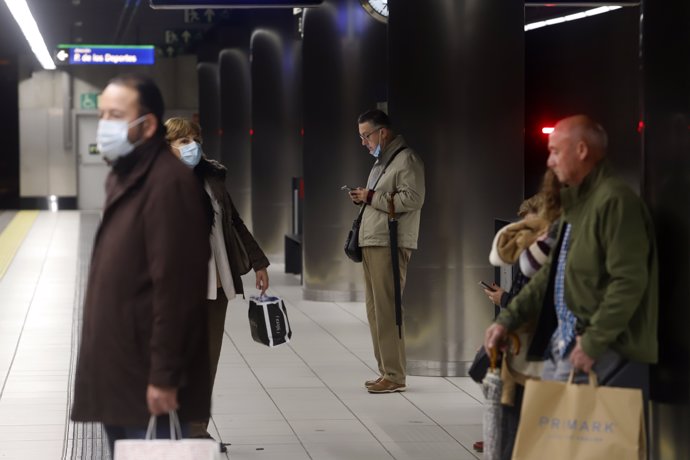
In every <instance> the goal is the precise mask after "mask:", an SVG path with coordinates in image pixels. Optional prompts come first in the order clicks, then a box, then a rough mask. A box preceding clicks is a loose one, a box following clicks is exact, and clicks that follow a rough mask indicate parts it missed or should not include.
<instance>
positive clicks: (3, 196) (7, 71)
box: [0, 56, 19, 209]
mask: <svg viewBox="0 0 690 460" xmlns="http://www.w3.org/2000/svg"><path fill="white" fill-rule="evenodd" d="M17 66H18V63H17V57H16V56H3V57H0V100H1V101H3V102H2V106H0V126H2V128H3V144H4V146H3V151H2V154H1V155H0V209H16V208H17V207H19V115H18V113H17V107H18V106H19V89H18V86H19V82H18V69H17Z"/></svg>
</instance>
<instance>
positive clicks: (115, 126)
mask: <svg viewBox="0 0 690 460" xmlns="http://www.w3.org/2000/svg"><path fill="white" fill-rule="evenodd" d="M144 117H145V115H144V116H141V117H139V118H137V119H136V120H134V121H133V122H131V123H128V122H127V121H125V120H98V130H97V131H96V142H97V144H98V150H99V151H100V152H101V153H102V154H103V156H104V157H106V158H107V159H108V160H110V161H111V162H112V161H115V160H117V159H118V158H120V157H123V156H125V155H128V154H130V153H132V150H134V149H135V148H136V147H137V146H138V145H141V143H142V142H144V139H139V140H138V141H137V142H135V143H134V144H132V143H131V142H129V139H128V138H127V133H128V132H129V128H131V127H134V126H137V125H138V124H140V123H141V122H142V121H144Z"/></svg>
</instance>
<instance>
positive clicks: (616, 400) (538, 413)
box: [513, 373, 647, 460]
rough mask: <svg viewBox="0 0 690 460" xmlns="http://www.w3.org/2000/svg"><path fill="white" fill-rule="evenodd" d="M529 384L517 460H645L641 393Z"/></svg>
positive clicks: (515, 451) (593, 382)
mask: <svg viewBox="0 0 690 460" xmlns="http://www.w3.org/2000/svg"><path fill="white" fill-rule="evenodd" d="M589 378H590V384H589V385H576V384H574V383H572V379H573V374H572V373H571V376H570V382H553V381H538V380H528V381H527V384H526V385H525V395H524V399H523V402H522V413H521V414H520V425H519V427H518V433H517V438H516V440H515V447H514V449H513V460H524V459H530V460H531V459H549V458H557V459H559V460H584V459H612V460H613V459H616V460H617V459H626V460H628V459H639V460H646V458H647V450H646V436H645V427H644V410H643V402H642V401H643V398H642V391H641V390H639V389H631V388H616V387H603V386H601V387H600V386H597V383H596V376H595V375H594V373H590V374H589Z"/></svg>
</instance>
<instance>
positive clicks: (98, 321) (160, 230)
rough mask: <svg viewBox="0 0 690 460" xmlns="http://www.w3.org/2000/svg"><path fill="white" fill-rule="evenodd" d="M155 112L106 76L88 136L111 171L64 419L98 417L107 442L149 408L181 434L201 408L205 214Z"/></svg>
mask: <svg viewBox="0 0 690 460" xmlns="http://www.w3.org/2000/svg"><path fill="white" fill-rule="evenodd" d="M163 110H164V109H163V99H162V96H161V94H160V91H159V90H158V88H157V87H156V85H155V83H153V81H151V80H150V79H148V78H146V77H143V76H138V75H127V76H121V77H117V78H115V79H113V80H111V82H110V83H109V84H108V86H107V87H106V88H105V90H104V91H103V94H102V96H101V101H100V121H99V126H98V132H97V141H98V145H99V149H100V151H101V153H102V154H103V155H104V157H105V158H106V159H107V161H108V162H109V163H110V165H111V166H112V171H111V172H110V174H109V175H108V179H107V182H106V192H107V196H106V203H105V209H104V212H103V220H102V222H101V226H100V228H99V230H98V233H97V235H96V240H95V242H94V248H93V255H92V259H91V267H90V273H89V281H88V286H87V290H86V297H85V301H84V316H83V322H84V324H83V329H82V337H81V348H80V351H79V360H78V363H77V373H76V379H75V391H74V404H73V407H72V419H73V420H75V421H97V422H102V423H103V424H104V425H105V429H106V432H107V434H108V438H109V442H110V446H111V449H112V448H113V445H114V442H115V440H117V439H124V438H143V437H144V433H145V431H146V425H147V423H148V421H149V418H150V416H151V414H153V415H163V414H168V413H169V412H170V411H172V410H177V413H178V416H179V418H180V420H181V421H182V422H183V432H184V431H185V428H184V425H185V422H188V421H191V420H203V419H205V418H208V417H209V413H210V398H209V394H210V393H209V391H208V386H209V381H208V378H209V377H208V376H209V368H208V350H207V347H208V345H207V339H206V309H205V308H203V299H204V297H205V293H206V282H207V280H206V277H207V266H208V260H209V256H210V249H209V240H208V234H209V229H210V222H211V220H210V219H211V218H212V215H211V214H210V209H209V204H208V201H207V200H205V196H204V192H203V190H202V188H201V186H200V185H199V182H198V181H197V180H196V178H195V177H194V175H193V174H192V172H191V171H190V170H189V168H187V167H185V166H184V165H183V164H182V163H181V162H180V161H179V160H177V159H176V158H175V157H174V156H173V155H171V154H170V152H169V150H168V146H167V144H166V141H165V128H164V127H163V125H162V117H163ZM200 222H208V226H206V225H199V224H198V223H200ZM192 223H193V225H192ZM158 427H159V428H163V427H168V422H167V421H165V420H159V421H158ZM164 435H165V434H163V433H160V436H164ZM160 436H159V437H160Z"/></svg>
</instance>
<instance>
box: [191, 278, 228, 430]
mask: <svg viewBox="0 0 690 460" xmlns="http://www.w3.org/2000/svg"><path fill="white" fill-rule="evenodd" d="M206 307H207V308H208V353H209V361H210V365H211V366H210V370H211V385H210V387H209V392H210V393H211V394H213V383H214V381H215V379H216V372H217V371H218V361H220V349H221V347H222V346H223V334H224V333H225V315H226V313H227V311H228V297H227V296H226V295H225V291H224V290H223V288H218V295H217V297H216V299H215V300H207V301H206ZM208 422H209V420H208V419H207V420H198V421H195V422H192V423H191V425H190V429H191V433H190V436H191V437H192V438H203V437H208V436H209V434H208Z"/></svg>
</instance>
